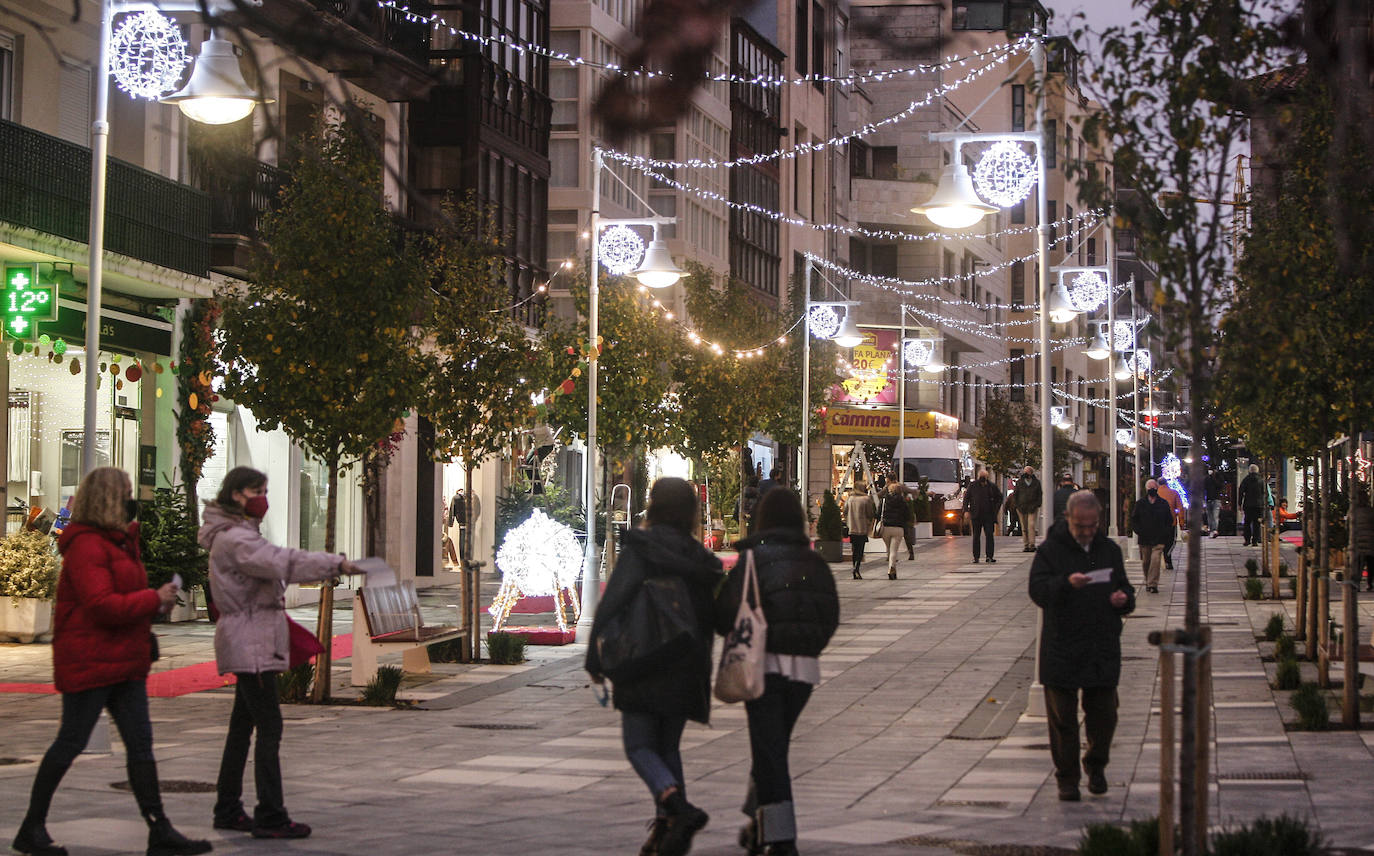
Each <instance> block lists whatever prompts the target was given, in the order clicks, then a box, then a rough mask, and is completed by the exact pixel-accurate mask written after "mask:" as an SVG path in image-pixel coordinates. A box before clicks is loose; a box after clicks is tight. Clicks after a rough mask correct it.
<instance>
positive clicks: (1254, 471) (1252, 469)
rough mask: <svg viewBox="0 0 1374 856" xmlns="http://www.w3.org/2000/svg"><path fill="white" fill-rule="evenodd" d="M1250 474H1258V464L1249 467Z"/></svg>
mask: <svg viewBox="0 0 1374 856" xmlns="http://www.w3.org/2000/svg"><path fill="white" fill-rule="evenodd" d="M1250 472H1252V473H1257V472H1259V464H1251V465H1250Z"/></svg>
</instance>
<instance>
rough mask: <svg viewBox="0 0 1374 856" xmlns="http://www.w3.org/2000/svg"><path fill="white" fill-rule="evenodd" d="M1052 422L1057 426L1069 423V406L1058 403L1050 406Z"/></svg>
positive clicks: (1064, 425)
mask: <svg viewBox="0 0 1374 856" xmlns="http://www.w3.org/2000/svg"><path fill="white" fill-rule="evenodd" d="M1050 424H1051V425H1053V426H1054V427H1056V428H1063V427H1066V426H1067V425H1068V424H1069V408H1068V407H1065V406H1063V405H1060V404H1056V405H1054V406H1053V407H1051V408H1050Z"/></svg>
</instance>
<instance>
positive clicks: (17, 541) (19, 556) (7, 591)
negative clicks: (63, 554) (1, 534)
mask: <svg viewBox="0 0 1374 856" xmlns="http://www.w3.org/2000/svg"><path fill="white" fill-rule="evenodd" d="M61 567H62V559H61V558H60V557H59V556H58V554H57V549H56V545H55V544H54V543H53V539H52V538H50V537H49V536H47V535H45V534H43V533H42V532H36V531H34V530H25V531H22V532H16V533H14V534H13V535H9V536H7V537H5V538H4V539H3V540H0V639H13V640H17V641H19V642H35V641H38V640H39V639H41V638H42V637H44V636H47V635H49V634H51V633H52V601H53V598H54V597H56V595H57V572H58V570H59V569H60V568H61ZM3 598H8V602H5V601H4V600H3Z"/></svg>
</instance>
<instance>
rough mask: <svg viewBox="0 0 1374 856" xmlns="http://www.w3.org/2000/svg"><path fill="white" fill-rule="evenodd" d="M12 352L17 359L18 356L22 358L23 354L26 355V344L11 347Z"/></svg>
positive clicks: (18, 343) (20, 343)
mask: <svg viewBox="0 0 1374 856" xmlns="http://www.w3.org/2000/svg"><path fill="white" fill-rule="evenodd" d="M10 350H12V351H14V355H15V356H16V357H17V356H20V355H21V354H23V353H24V343H23V342H15V343H14V344H13V345H10Z"/></svg>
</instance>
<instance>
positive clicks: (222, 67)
mask: <svg viewBox="0 0 1374 856" xmlns="http://www.w3.org/2000/svg"><path fill="white" fill-rule="evenodd" d="M161 101H162V103H164V104H175V105H177V107H179V108H181V112H182V113H184V114H186V116H187V117H188V118H190V119H192V120H194V121H196V122H202V123H204V124H206V125H227V124H229V123H230V122H237V121H238V120H240V119H242V118H244V117H245V116H247V115H248V114H249V113H252V112H253V108H254V107H256V106H257V105H259V104H270V103H272V99H270V98H263V97H262V96H261V95H258V93H256V92H254V91H253V90H252V88H251V87H249V86H248V82H247V81H246V80H244V79H243V70H242V69H241V68H239V58H238V55H237V54H235V52H234V45H233V44H232V43H230V42H228V41H226V40H224V39H221V38H216V37H215V36H211V37H210V38H209V39H206V40H205V42H204V44H202V45H201V46H200V56H199V57H197V58H196V65H195V68H194V69H192V70H191V79H190V80H188V81H186V85H185V86H183V87H182V88H181V89H180V90H178V91H177V92H173V93H172V94H171V95H168V96H167V97H166V98H163V99H161Z"/></svg>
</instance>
